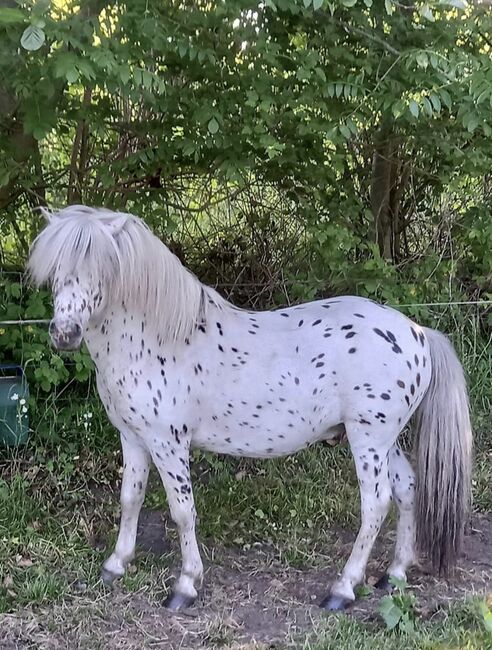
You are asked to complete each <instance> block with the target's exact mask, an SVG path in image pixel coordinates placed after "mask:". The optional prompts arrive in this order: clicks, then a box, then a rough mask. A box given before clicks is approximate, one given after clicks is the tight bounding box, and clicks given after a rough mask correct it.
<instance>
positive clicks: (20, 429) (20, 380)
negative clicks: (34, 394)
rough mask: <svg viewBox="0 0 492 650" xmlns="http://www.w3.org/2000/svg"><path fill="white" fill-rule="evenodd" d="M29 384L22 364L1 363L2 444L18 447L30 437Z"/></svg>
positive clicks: (0, 435) (0, 430)
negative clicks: (3, 364)
mask: <svg viewBox="0 0 492 650" xmlns="http://www.w3.org/2000/svg"><path fill="white" fill-rule="evenodd" d="M28 398H29V386H28V385H27V381H26V377H25V375H24V371H23V369H22V368H21V367H20V366H2V365H0V446H3V447H18V446H19V445H24V444H25V443H26V442H27V439H28V437H29V417H28V413H27V400H28Z"/></svg>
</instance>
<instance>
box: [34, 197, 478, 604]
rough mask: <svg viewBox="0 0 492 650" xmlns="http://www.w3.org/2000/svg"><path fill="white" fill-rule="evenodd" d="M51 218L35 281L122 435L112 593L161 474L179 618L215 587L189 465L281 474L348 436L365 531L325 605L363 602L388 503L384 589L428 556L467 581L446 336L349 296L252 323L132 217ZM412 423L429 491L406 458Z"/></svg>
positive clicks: (461, 429)
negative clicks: (232, 463)
mask: <svg viewBox="0 0 492 650" xmlns="http://www.w3.org/2000/svg"><path fill="white" fill-rule="evenodd" d="M44 214H45V216H46V218H47V221H48V224H47V226H46V227H45V229H44V230H42V232H41V233H40V234H39V236H38V237H37V239H36V240H35V242H34V244H33V247H32V250H31V253H30V259H29V271H30V274H31V276H32V278H33V280H34V281H35V283H36V284H43V283H48V284H50V285H51V287H52V291H53V296H54V317H53V319H52V321H51V323H50V327H49V331H50V334H51V338H52V341H53V343H54V345H55V347H56V348H58V349H60V350H73V349H76V348H78V347H79V345H80V344H81V342H82V339H84V340H85V342H86V344H87V347H88V349H89V352H90V354H91V357H92V359H93V360H94V363H95V366H96V374H97V386H98V391H99V395H100V397H101V400H102V402H103V404H104V406H105V409H106V411H107V414H108V417H109V419H110V420H111V422H112V423H113V424H114V425H115V427H117V428H118V430H119V432H120V434H121V446H122V450H123V461H124V467H123V479H122V486H121V522H120V529H119V535H118V539H117V542H116V546H115V548H114V551H113V553H112V554H111V555H110V557H109V558H108V559H107V560H106V562H105V563H104V566H103V569H102V577H103V579H104V580H105V581H106V582H111V581H112V580H113V579H114V578H117V577H120V576H122V575H123V574H124V573H125V568H126V567H127V565H128V563H129V562H130V560H131V559H132V557H133V555H134V551H135V538H136V532H137V520H138V516H139V511H140V508H141V505H142V502H143V500H144V494H145V488H146V484H147V479H148V475H149V466H150V463H151V462H152V463H153V464H154V465H155V466H156V467H157V470H158V471H159V474H160V477H161V479H162V483H163V485H164V488H165V491H166V495H167V500H168V504H169V508H170V512H171V515H172V518H173V520H174V521H175V522H176V525H177V528H178V531H179V537H180V542H181V553H182V568H181V573H180V575H179V578H178V580H177V582H176V584H175V586H174V589H173V591H172V593H171V595H170V596H169V598H168V600H167V605H168V607H170V608H172V609H180V608H183V607H186V606H189V605H190V604H191V603H192V602H193V601H194V600H195V598H196V596H197V589H199V588H200V586H201V583H202V575H203V566H202V561H201V558H200V553H199V550H198V545H197V539H196V535H195V518H196V513H195V506H194V502H193V492H192V485H191V479H190V450H191V449H192V448H194V447H196V448H199V449H205V450H208V451H212V452H219V453H225V454H231V455H233V456H248V457H254V458H273V457H276V456H283V455H287V454H292V453H295V452H296V451H299V450H300V449H304V448H306V447H309V446H310V445H313V444H315V443H317V442H320V441H333V440H334V439H336V438H339V437H340V436H341V435H343V436H346V438H347V439H348V442H349V444H350V448H351V451H352V454H353V457H354V461H355V469H356V472H357V477H358V481H359V485H360V496H361V526H360V530H359V534H358V535H357V539H356V540H355V543H354V546H353V549H352V553H351V555H350V557H349V559H348V561H347V563H346V564H345V567H344V569H343V571H342V572H341V575H340V576H339V578H338V579H337V580H336V581H335V583H334V584H333V585H332V586H331V590H330V593H329V594H328V596H327V597H326V598H325V599H324V600H323V602H322V603H321V605H322V606H323V607H325V608H327V609H341V608H343V607H345V606H346V605H348V604H350V603H351V602H352V601H353V600H354V598H355V595H354V587H355V586H356V585H358V584H359V583H361V582H362V581H363V580H364V574H365V567H366V564H367V560H368V557H369V554H370V552H371V549H372V547H373V544H374V541H375V539H376V536H377V535H378V532H379V530H380V527H381V524H382V523H383V520H384V519H385V517H386V514H387V512H388V509H389V506H390V502H391V501H392V500H394V501H395V503H396V507H397V509H398V514H399V518H398V523H397V532H396V549H395V555H394V559H393V561H392V562H391V565H390V566H389V568H388V574H389V575H391V576H395V577H397V578H404V577H405V573H406V571H407V569H408V567H409V566H410V565H412V563H414V561H415V560H416V557H417V556H416V553H417V551H420V552H422V553H425V554H427V555H428V556H429V557H430V560H431V562H432V565H433V567H434V569H436V570H437V571H447V570H448V569H449V568H450V567H452V566H453V565H454V564H455V562H456V559H457V557H458V555H459V551H460V544H461V541H462V535H463V528H464V522H465V520H466V516H467V509H468V506H469V501H470V483H471V447H472V433H471V426H470V419H469V407H468V398H467V390H466V384H465V379H464V374H463V369H462V367H461V365H460V363H459V361H458V359H457V357H456V354H455V352H454V350H453V348H452V346H451V344H450V343H449V341H448V340H447V338H446V337H445V336H444V335H442V334H440V333H439V332H437V331H433V330H431V329H427V328H425V327H420V326H419V325H417V324H415V323H413V322H412V321H411V320H409V319H408V318H406V317H405V316H403V315H402V314H400V313H399V312H397V311H395V310H393V309H389V308H387V307H385V306H383V305H379V304H376V303H374V302H372V301H370V300H367V299H364V298H357V297H351V296H344V297H340V298H333V299H326V300H320V301H316V302H310V303H307V304H302V305H299V306H297V307H290V308H285V309H278V310H276V311H264V312H253V311H245V310H243V309H238V308H237V307H235V306H233V305H232V304H231V303H229V302H228V301H226V300H225V299H223V298H222V297H221V296H219V294H218V293H217V292H216V291H214V290H213V289H211V288H210V287H207V286H205V285H203V284H202V283H201V282H200V281H199V280H198V279H197V278H196V277H195V276H194V275H193V274H192V273H190V272H189V271H188V270H187V269H186V268H184V267H183V266H182V264H181V263H180V261H179V260H178V259H177V258H176V257H175V256H174V255H172V254H171V252H170V251H169V250H168V248H166V246H165V245H164V244H162V243H161V242H160V241H159V239H157V237H155V236H154V235H153V234H152V233H151V231H150V230H149V229H148V228H147V226H146V225H145V224H144V223H143V222H142V221H141V220H139V219H138V218H136V217H134V216H131V215H128V214H122V213H117V212H111V211H109V210H102V209H92V208H88V207H84V206H72V207H68V208H65V209H63V210H61V211H58V212H50V211H47V210H46V211H45V213H44ZM410 421H411V423H412V426H413V429H414V431H415V437H416V439H417V441H418V442H417V447H416V474H415V473H414V470H413V469H412V467H411V465H410V463H409V461H408V460H407V458H406V457H405V454H404V453H403V452H402V451H401V449H400V447H399V445H398V437H399V435H400V433H401V432H402V430H403V429H404V427H406V425H407V424H408V423H409V422H410ZM211 489H213V486H212V487H211Z"/></svg>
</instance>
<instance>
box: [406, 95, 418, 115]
mask: <svg viewBox="0 0 492 650" xmlns="http://www.w3.org/2000/svg"><path fill="white" fill-rule="evenodd" d="M408 110H409V111H410V113H411V114H412V115H413V116H414V117H418V116H419V113H420V109H419V105H418V104H417V102H416V101H415V100H414V99H412V100H410V104H409V105H408Z"/></svg>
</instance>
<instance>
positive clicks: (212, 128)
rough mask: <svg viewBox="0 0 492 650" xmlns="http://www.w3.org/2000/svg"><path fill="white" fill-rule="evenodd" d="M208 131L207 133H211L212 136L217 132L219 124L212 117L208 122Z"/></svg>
mask: <svg viewBox="0 0 492 650" xmlns="http://www.w3.org/2000/svg"><path fill="white" fill-rule="evenodd" d="M208 130H209V133H211V134H212V135H214V134H215V133H217V131H218V130H219V123H218V122H217V120H216V119H215V117H213V118H212V119H211V120H210V122H209V123H208Z"/></svg>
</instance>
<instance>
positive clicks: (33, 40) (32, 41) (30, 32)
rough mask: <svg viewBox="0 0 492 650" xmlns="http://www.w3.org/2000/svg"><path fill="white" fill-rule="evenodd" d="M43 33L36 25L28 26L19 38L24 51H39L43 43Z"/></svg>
mask: <svg viewBox="0 0 492 650" xmlns="http://www.w3.org/2000/svg"><path fill="white" fill-rule="evenodd" d="M45 38H46V36H45V33H44V32H43V30H42V29H41V28H40V27H36V25H29V27H26V29H25V30H24V33H23V34H22V36H21V45H22V47H23V48H24V49H25V50H29V51H31V52H33V51H35V50H39V48H40V47H41V46H42V45H43V43H44V41H45Z"/></svg>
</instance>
